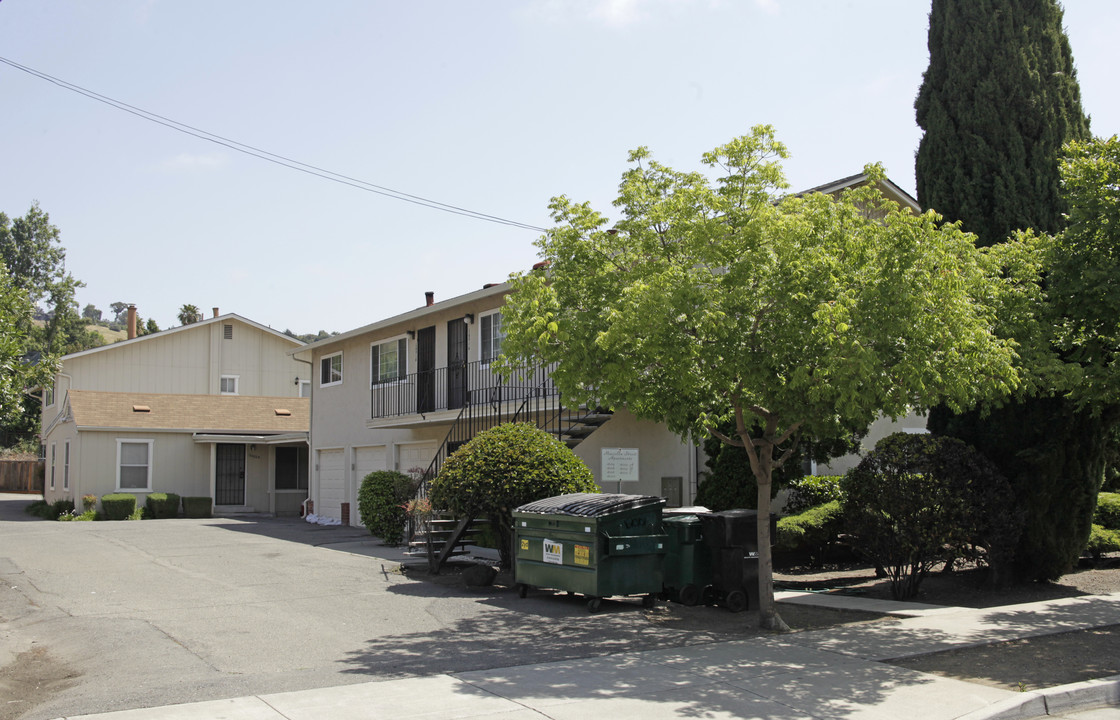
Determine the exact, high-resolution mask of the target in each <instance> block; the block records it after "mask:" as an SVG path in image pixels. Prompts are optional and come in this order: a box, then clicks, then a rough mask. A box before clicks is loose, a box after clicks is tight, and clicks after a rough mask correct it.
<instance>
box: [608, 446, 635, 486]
mask: <svg viewBox="0 0 1120 720" xmlns="http://www.w3.org/2000/svg"><path fill="white" fill-rule="evenodd" d="M602 460H603V465H602V468H603V482H604V483H608V482H620V483H623V482H638V448H603V450H602Z"/></svg>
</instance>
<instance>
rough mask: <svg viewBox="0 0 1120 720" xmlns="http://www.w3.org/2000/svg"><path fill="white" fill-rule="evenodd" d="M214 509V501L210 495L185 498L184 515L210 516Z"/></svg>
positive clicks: (192, 516) (191, 516) (193, 516)
mask: <svg viewBox="0 0 1120 720" xmlns="http://www.w3.org/2000/svg"><path fill="white" fill-rule="evenodd" d="M212 509H213V502H212V500H211V499H210V498H208V497H185V498H183V517H189V518H208V517H210V513H211V511H212Z"/></svg>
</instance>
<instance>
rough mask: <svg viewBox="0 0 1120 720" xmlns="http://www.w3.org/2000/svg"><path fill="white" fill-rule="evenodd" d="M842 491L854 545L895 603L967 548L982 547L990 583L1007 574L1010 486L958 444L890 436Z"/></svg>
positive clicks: (1012, 531)
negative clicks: (881, 572) (882, 576)
mask: <svg viewBox="0 0 1120 720" xmlns="http://www.w3.org/2000/svg"><path fill="white" fill-rule="evenodd" d="M843 489H844V501H843V508H844V517H845V520H846V525H847V528H848V531H849V532H850V533H851V534H852V535H853V538H852V542H853V543H854V544H855V547H856V549H857V550H859V551H860V552H861V553H862V554H864V555H865V556H866V557H868V558H869V559H870V560H872V561H874V562H875V564H876V566H878V567H882V568H884V569H885V570H886V572H887V575H888V576H889V577H890V580H891V595H892V596H893V597H894V598H895V599H897V600H905V599H908V598H912V597H914V596H915V595H916V594H917V592H918V588H919V585H920V584H921V581H922V579H923V578H924V577H925V576H926V574H927V573H928V572H929V570H930V569H931V568H932V566H934V565H935V564H937V563H939V562H942V561H945V560H948V559H951V558H954V557H957V556H959V555H960V554H962V553H963V552H964V549H965V548H967V547H969V546H972V545H976V546H979V547H981V548H983V549H984V550H985V554H984V556H983V557H985V558H986V559H987V561H988V562H989V565H990V567H991V570H992V572H991V573H990V577H989V580H990V581H991V582H1002V579H1003V578H1004V577H1006V575H1007V574H1008V573H1009V570H1010V567H1011V564H1012V560H1013V557H1012V556H1013V550H1014V547H1015V544H1016V543H1017V542H1018V529H1019V527H1020V525H1019V523H1020V522H1021V518H1020V517H1018V516H1016V514H1015V512H1014V511H1013V510H1011V509H1010V508H1012V507H1013V505H1012V502H1011V490H1010V486H1009V485H1008V483H1007V481H1006V480H1005V479H1004V478H1003V476H1002V475H1000V474H999V471H998V470H997V469H996V467H995V466H994V465H993V464H992V463H991V462H990V461H988V460H987V459H986V458H985V457H984V456H983V455H981V454H980V453H978V452H977V451H976V450H974V449H973V448H972V447H970V446H968V445H966V444H965V443H963V442H961V441H960V440H956V439H954V438H947V437H935V436H932V435H910V434H906V433H896V434H894V435H890V436H888V437H886V438H884V439H882V440H880V441H879V443H878V445H877V446H876V448H875V450H873V451H872V452H871V453H869V454H868V455H867V456H866V457H865V458H864V459H863V460H862V461H860V463H859V465H857V466H856V467H855V468H853V469H852V470H851V471H849V472H848V474H847V475H846V476H845V477H844V482H843ZM1001 573H1002V574H1001Z"/></svg>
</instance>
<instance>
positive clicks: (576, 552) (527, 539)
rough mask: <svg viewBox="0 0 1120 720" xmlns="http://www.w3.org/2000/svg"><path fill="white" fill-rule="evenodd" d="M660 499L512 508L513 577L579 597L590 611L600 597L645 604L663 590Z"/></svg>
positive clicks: (566, 501)
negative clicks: (635, 599)
mask: <svg viewBox="0 0 1120 720" xmlns="http://www.w3.org/2000/svg"><path fill="white" fill-rule="evenodd" d="M664 505H665V500H664V498H659V497H651V496H646V495H616V494H592V493H575V494H571V495H558V496H556V497H551V498H545V499H544V500H537V501H535V502H531V503H528V504H525V505H522V506H521V507H519V508H517V509H516V510H514V511H513V549H514V563H513V572H514V578H515V580H516V582H517V587H518V592H519V593H520V595H521V597H525V594H526V592H527V591H528V589H529V588H530V587H539V588H551V589H553V590H562V591H567V592H569V593H579V594H581V595H583V596H585V597H586V598H587V609H588V610H590V611H591V612H595V611H596V610H598V609H599V604H600V601H601V600H602V599H603V598H605V597H611V596H617V595H643V596H644V597H643V600H642V602H643V605H645V606H647V607H649V606H652V605H653V603H654V600H655V598H656V597H657V595H658V594H659V593H661V591H662V589H663V585H664V582H663V581H664V576H663V573H662V559H663V557H664V555H665V545H666V539H667V538H666V535H665V533H664V531H663V530H662V526H661V509H662V507H663V506H664Z"/></svg>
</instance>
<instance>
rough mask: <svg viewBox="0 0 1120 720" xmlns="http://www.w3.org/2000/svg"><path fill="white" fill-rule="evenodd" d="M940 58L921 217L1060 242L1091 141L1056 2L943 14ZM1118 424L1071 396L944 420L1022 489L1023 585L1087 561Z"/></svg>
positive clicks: (932, 48)
mask: <svg viewBox="0 0 1120 720" xmlns="http://www.w3.org/2000/svg"><path fill="white" fill-rule="evenodd" d="M929 52H930V63H929V68H928V69H927V70H926V72H925V75H924V77H923V81H922V86H921V89H920V91H919V93H918V97H917V100H916V101H915V103H914V108H915V110H916V111H917V120H918V125H920V126H921V127H922V128H923V129H924V130H925V134H924V135H923V137H922V140H921V144H920V145H919V147H918V153H917V158H916V174H917V189H918V201H919V203H920V204H921V206H922V207H923V208H925V209H930V208H932V209H935V210H936V211H937V212H939V213H941V214H942V215H943V216H945V218H946V219H947V220H951V221H955V220H959V221H961V223H962V225H963V227H964V229H965V230H968V231H970V232H973V233H976V235H977V238H978V239H977V244H979V245H982V246H987V245H992V244H994V243H998V242H1002V241H1004V240H1005V239H1007V238H1008V237H1009V236H1010V235H1011V234H1012V233H1013V232H1014V231H1015V230H1019V229H1025V228H1034V229H1035V230H1038V231H1040V232H1046V233H1054V232H1057V231H1059V230H1061V228H1062V226H1063V212H1064V210H1065V208H1064V203H1063V201H1062V200H1061V197H1060V195H1059V189H1060V188H1059V186H1060V183H1059V171H1058V162H1059V155H1060V153H1061V148H1062V145H1063V144H1064V143H1066V142H1068V141H1070V140H1086V139H1089V137H1090V133H1089V119H1088V118H1087V117H1086V116H1085V114H1084V113H1083V111H1082V109H1081V99H1080V98H1081V91H1080V88H1079V86H1078V84H1077V76H1076V72H1075V70H1074V67H1073V56H1072V52H1071V50H1070V46H1069V40H1068V38H1067V37H1066V35H1065V33H1064V31H1063V30H1062V9H1061V7H1060V6H1059V5H1058V3H1057V2H1056V0H933V4H932V9H931V11H930V26H929ZM1110 417H1111V414H1110V413H1103V414H1094V413H1092V412H1091V411H1090V410H1088V409H1084V408H1081V407H1078V406H1076V405H1075V404H1074V403H1073V402H1072V401H1069V400H1066V399H1064V398H1063V397H1060V396H1059V394H1058V393H1053V394H1052V395H1050V396H1046V394H1045V393H1044V394H1043V396H1041V397H1034V398H1027V399H1024V400H1019V401H1015V402H1011V403H1009V404H1008V405H1006V406H1004V407H1003V408H999V409H996V410H994V411H992V413H991V414H990V415H981V414H980V413H979V412H976V411H973V412H970V413H965V414H962V415H957V416H954V415H952V414H951V413H949V412H947V411H946V410H945V409H944V408H939V409H937V410H935V411H934V412H933V413H931V415H930V422H929V427H930V429H931V430H932V431H933V432H944V433H947V434H950V435H954V436H956V437H960V438H962V439H964V440H966V441H967V442H969V443H972V444H973V445H975V446H976V447H977V448H978V449H980V450H981V451H982V452H984V453H985V454H986V455H988V457H990V458H991V459H992V460H993V461H995V462H996V464H997V465H999V466H1000V469H1001V470H1002V471H1003V473H1004V474H1005V475H1006V476H1007V477H1008V479H1009V480H1010V481H1011V483H1012V486H1013V488H1014V490H1015V494H1016V500H1017V503H1018V505H1019V507H1018V509H1019V510H1020V511H1021V512H1022V514H1023V515H1024V517H1025V524H1024V528H1023V534H1022V537H1021V539H1020V541H1019V545H1018V548H1017V553H1016V568H1015V569H1016V571H1017V572H1016V573H1015V574H1016V575H1017V576H1018V577H1019V578H1020V579H1037V580H1053V579H1056V578H1057V577H1059V576H1060V575H1062V574H1064V573H1065V572H1067V571H1068V570H1069V569H1070V566H1071V565H1072V563H1073V562H1074V561H1075V560H1076V559H1077V556H1078V554H1079V552H1080V550H1081V549H1082V548H1083V547H1084V544H1085V540H1086V538H1087V537H1088V533H1089V528H1090V524H1091V517H1092V511H1093V506H1094V504H1095V498H1096V493H1097V489H1098V488H1099V485H1100V482H1101V479H1102V477H1103V468H1104V457H1105V456H1104V451H1105V447H1106V445H1105V442H1104V440H1105V434H1106V432H1107V430H1108V425H1109V418H1110Z"/></svg>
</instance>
